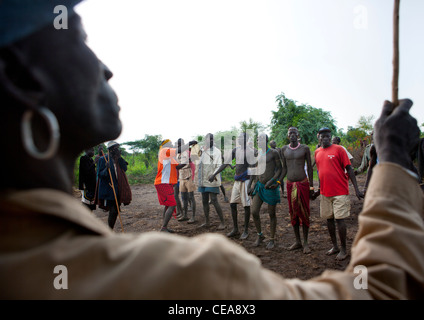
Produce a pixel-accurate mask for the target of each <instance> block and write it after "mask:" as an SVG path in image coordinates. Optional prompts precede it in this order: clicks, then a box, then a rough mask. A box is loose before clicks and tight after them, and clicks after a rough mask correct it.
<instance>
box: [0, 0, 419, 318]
mask: <svg viewBox="0 0 424 320" xmlns="http://www.w3.org/2000/svg"><path fill="white" fill-rule="evenodd" d="M78 2H79V1H78V0H63V1H60V4H61V5H65V6H66V7H67V8H68V11H67V12H68V14H69V19H68V28H67V29H63V30H57V29H55V27H54V25H53V23H52V20H53V19H54V14H53V9H54V5H55V4H56V1H51V0H40V1H26V4H25V5H22V2H21V1H9V0H5V1H0V14H1V16H2V19H0V30H2V32H0V100H1V101H2V112H3V113H4V116H2V117H0V127H1V128H2V129H3V130H4V132H6V133H7V139H5V140H4V142H3V144H4V150H10V149H12V150H14V154H13V157H12V156H9V155H7V156H4V157H2V161H3V163H4V166H3V168H4V170H2V172H1V175H2V178H3V179H0V183H1V190H2V193H1V195H0V204H1V205H0V217H1V223H0V288H1V290H0V299H174V300H177V299H178V300H183V299H208V300H217V299H227V300H230V299H231V300H234V299H236V300H237V299H251V300H254V299H420V298H422V297H423V293H424V223H423V218H422V212H423V193H422V190H421V189H420V187H419V183H418V182H417V181H418V180H417V176H416V174H415V173H414V172H413V171H412V170H411V169H412V168H413V164H412V160H411V157H410V154H411V151H413V150H416V147H417V145H418V143H419V135H420V131H419V128H418V125H417V120H416V119H415V118H413V117H412V116H411V115H410V112H409V111H410V109H411V107H412V104H413V103H412V101H411V100H409V99H404V100H400V101H399V105H395V104H394V103H391V102H389V101H385V102H384V104H383V107H382V111H381V114H380V117H379V119H378V120H377V122H376V123H375V127H374V140H375V143H374V144H375V154H376V155H377V157H378V161H376V163H377V162H378V163H377V164H376V165H375V167H374V168H373V171H372V177H371V179H370V181H369V185H368V188H367V192H366V196H365V200H364V205H363V209H362V212H361V213H360V215H359V218H358V224H359V228H358V233H357V235H356V237H355V240H354V243H353V245H352V249H351V260H350V262H349V264H348V266H347V267H346V269H345V270H344V271H326V272H324V273H323V274H322V275H320V276H318V277H315V278H313V279H310V280H306V281H302V280H299V279H285V278H283V277H282V276H280V275H278V274H276V273H274V272H272V271H270V270H268V269H266V268H264V267H263V266H262V265H261V263H260V260H259V259H258V258H257V257H255V256H254V255H252V254H250V253H248V252H247V251H246V250H245V249H244V248H242V247H240V246H238V245H235V244H234V242H233V241H231V240H229V239H228V238H227V237H225V236H222V235H220V234H216V233H203V234H201V235H199V236H196V237H192V238H188V237H183V236H179V235H175V234H169V233H168V232H148V233H142V234H130V233H125V234H122V233H115V232H113V231H112V230H111V228H110V227H109V226H106V225H105V224H103V223H102V222H101V221H99V219H97V218H96V217H94V216H93V215H92V214H90V210H89V209H87V207H86V206H83V205H82V204H81V203H80V202H81V201H79V200H76V199H75V198H74V196H73V195H72V187H73V172H74V164H75V159H76V158H77V157H78V156H79V155H80V153H81V152H82V151H83V150H87V149H88V148H91V147H92V146H96V145H98V144H100V143H102V142H103V141H113V140H114V139H116V138H117V137H118V136H119V135H120V133H121V130H122V124H121V121H120V119H119V110H120V108H119V106H118V102H117V101H118V100H117V97H116V94H115V93H114V91H113V89H112V88H111V87H110V85H109V83H108V81H109V80H110V79H111V77H112V76H113V74H112V72H111V71H110V70H109V69H108V68H107V67H106V66H105V64H104V63H102V62H101V61H100V60H99V59H98V58H97V56H96V55H95V54H94V53H93V51H92V50H90V49H89V48H88V46H87V45H86V43H85V37H86V36H85V32H84V30H83V26H82V23H81V19H80V17H79V16H78V14H77V13H75V11H74V10H73V7H74V5H75V4H76V3H78ZM112 18H113V17H111V19H112ZM12 22H13V23H12ZM82 115H83V116H82ZM319 134H320V137H321V141H322V147H321V148H318V149H317V150H316V151H315V160H316V165H317V170H318V176H319V180H320V182H319V186H318V188H319V189H318V188H317V189H316V190H315V187H314V186H313V184H312V180H313V179H308V181H307V182H306V180H305V172H304V163H305V159H306V163H308V157H309V151H308V150H307V147H306V146H304V145H301V144H299V142H298V141H296V130H295V128H291V129H290V130H289V137H290V144H289V145H288V146H285V147H283V148H282V150H281V152H278V151H277V150H276V149H273V148H269V147H268V145H269V142H268V141H267V137H266V135H260V136H259V138H258V140H259V141H258V142H259V148H258V154H257V157H256V158H257V160H258V161H257V163H255V164H254V165H253V166H252V167H249V168H248V170H247V173H245V169H246V168H245V167H243V165H242V164H241V162H239V161H236V163H237V164H236V166H237V165H238V166H239V167H238V168H236V173H237V175H236V176H237V180H236V181H235V183H236V184H237V185H236V187H233V191H232V193H234V197H233V195H232V197H233V201H240V202H241V203H242V205H243V206H244V208H246V207H249V199H248V198H247V197H245V192H246V191H245V190H246V189H245V188H247V194H248V195H249V196H250V197H251V200H250V201H251V203H250V207H251V208H250V209H251V210H250V214H251V215H252V216H253V219H254V222H255V226H256V230H257V243H258V244H260V243H261V241H263V237H262V236H263V234H262V231H261V225H260V220H258V219H257V217H258V210H259V209H260V207H261V206H262V204H263V203H264V202H265V203H267V205H268V212H269V215H270V218H271V220H272V219H273V218H274V214H275V206H276V204H278V203H279V201H281V199H280V193H279V189H280V187H279V186H280V185H281V181H282V179H283V178H284V176H285V175H286V177H287V180H288V181H289V184H288V185H287V188H288V190H287V198H288V201H290V203H291V210H290V214H291V219H292V225H293V228H294V232H295V234H297V236H296V239H297V240H296V243H295V244H294V246H293V249H294V248H295V247H299V246H300V245H302V247H303V249H304V250H305V252H307V251H308V246H307V234H308V229H307V228H308V208H307V205H306V204H307V201H308V199H307V198H308V196H309V197H311V196H312V198H314V197H316V196H318V195H321V202H320V203H321V205H320V207H321V209H320V211H321V215H322V216H323V218H324V219H326V220H327V221H328V229H329V231H330V234H333V235H334V240H336V237H335V232H334V230H335V227H336V226H337V227H339V237H340V247H339V246H338V245H337V242H336V241H333V247H332V249H331V250H330V251H329V253H330V254H336V253H337V257H338V258H340V259H341V258H343V256H344V254H345V253H346V248H345V245H344V243H343V237H344V231H343V222H342V220H343V218H344V217H346V214H347V210H346V208H347V207H348V202H347V199H346V197H345V196H346V194H344V193H345V190H346V185H347V181H348V180H347V179H350V180H351V181H352V183H353V184H354V186H355V182H354V181H355V174H354V171H353V170H352V168H351V165H350V162H349V159H348V156H347V154H346V152H345V151H344V149H343V148H342V147H339V146H337V145H335V144H332V143H331V135H330V132H328V130H327V129H325V128H323V129H322V130H320V133H319ZM190 145H196V143H195V142H190V143H188V144H183V143H182V142H181V143H180V145H179V146H177V148H172V146H171V144H170V143H169V141H164V142H163V145H162V148H161V151H160V157H161V159H163V161H162V165H163V169H162V170H161V175H158V177H157V179H158V180H157V183H155V185H156V188H157V190H158V196H159V199H160V201H161V202H162V204H163V205H164V219H163V223H164V227H165V228H167V221H169V218H170V216H171V215H172V214H173V212H174V210H175V205H176V204H175V203H176V201H175V197H174V201H172V197H173V196H174V188H173V187H172V186H173V183H174V182H176V180H175V171H168V169H167V168H169V170H173V169H172V168H173V167H174V170H178V169H177V168H176V166H178V161H177V160H178V157H177V159H176V160H174V159H175V155H177V153H178V152H184V151H186V150H187V149H188V148H189V147H190ZM114 146H115V149H116V145H115V144H113V143H111V144H110V145H109V152H108V153H109V154H108V156H106V155H102V157H101V158H99V161H98V170H97V173H98V177H100V176H102V177H108V176H109V179H110V180H111V181H113V180H114V178H113V177H114V174H115V177H117V181H116V184H113V185H112V184H111V185H109V187H110V188H111V189H112V194H113V198H112V196H111V192H110V189H105V192H104V193H102V192H100V191H99V195H98V196H99V199H103V204H106V205H107V206H110V207H111V208H112V207H113V206H116V209H117V210H115V211H116V213H117V214H115V213H113V215H111V216H110V221H109V223H110V225H112V224H113V223H114V222H115V221H116V216H118V217H119V202H121V203H125V202H127V201H130V197H129V195H130V194H128V192H127V191H128V190H127V191H125V189H126V188H127V186H126V185H123V186H122V189H119V186H118V191H119V192H121V191H122V194H119V195H117V194H116V190H114V189H115V187H116V185H119V180H120V179H119V177H120V176H121V175H122V172H124V171H125V167H126V163H125V162H124V161H121V157H120V156H119V153H118V152H112V150H111V148H113V147H114ZM241 146H242V147H241V148H247V146H245V144H241ZM217 149H218V148H215V147H214V146H213V137H212V136H211V135H209V137H208V138H207V139H206V144H205V146H204V149H203V152H202V154H201V155H200V158H201V159H200V161H201V162H200V163H202V164H200V165H199V168H198V169H197V170H200V171H201V174H199V175H198V178H199V184H198V188H200V189H198V190H199V191H200V192H201V193H202V205H203V211H204V215H205V224H206V225H207V223H208V217H209V213H210V210H209V201H210V200H211V204H212V205H213V206H214V207H215V209H216V212H217V214H218V216H219V217H220V218H221V217H222V211H221V210H219V208H220V207H219V204H218V203H217V201H216V194H217V193H216V191H217V189H216V188H219V185H220V177H219V173H218V171H219V170H220V168H222V159H221V153H220V152H218V150H217ZM239 150H240V149H237V150H235V157H236V159H237V156H238V155H239V154H240V152H239ZM247 155H249V153H247ZM88 157H90V154H88ZM231 157H233V155H232V156H231ZM206 159H208V160H206ZM88 160H89V159H88ZM122 160H123V159H122ZM90 162H91V161H87V166H88V167H92V163H90ZM224 163H225V162H224ZM282 163H283V164H282ZM183 164H184V163H183ZM200 167H201V168H200ZM180 170H181V168H180ZM345 170H346V172H345ZM307 172H308V176H309V177H310V176H311V168H310V167H309V168H307ZM187 174H188V173H187ZM246 174H247V175H248V176H249V177H248V179H247V177H246V176H245V175H246ZM91 179H92V178H91ZM122 180H125V178H123V179H121V181H122ZM98 181H99V180H97V182H98ZM105 181H107V180H105ZM89 184H90V182H88V180H87V182H86V187H88V185H89ZM335 185H337V187H334V186H335ZM185 187H186V189H184V190H187V191H184V192H187V193H190V192H192V191H190V190H193V188H190V183H187V184H186V185H185ZM100 188H101V186H99V189H100ZM308 189H309V190H308ZM114 191H115V192H114ZM181 191H182V189H181ZM277 191H278V192H277ZM182 192H183V191H182ZM355 193H356V195H357V196H358V198H362V196H363V195H362V193H361V192H359V190H358V189H357V187H356V186H355ZM168 195H169V196H170V198H171V199H169V198H168V197H167V196H168ZM85 196H86V197H87V199H88V201H92V193H90V192H86V193H85ZM121 197H122V198H121ZM189 197H190V196H189ZM242 197H244V200H242ZM185 198H187V197H185ZM238 198H240V200H238ZM104 200H106V202H105V201H104ZM88 204H89V205H90V204H92V203H88ZM233 207H234V206H233ZM112 212H114V211H113V210H112ZM232 213H234V216H236V215H237V212H236V210H233V211H232ZM248 215H249V210H245V216H246V219H245V221H246V220H248V219H247V216H248ZM300 225H302V229H303V243H302V242H301V239H300V235H299V234H300ZM340 229H341V230H340ZM233 231H234V232H233V234H234V235H237V233H238V232H239V231H238V227H237V226H236V225H235V226H234V230H233ZM271 232H272V231H271ZM261 235H262V236H261ZM271 240H272V236H271ZM267 246H269V247H272V246H273V243H272V242H271V241H270V242H269V243H268V244H267ZM58 267H59V269H60V270H64V269H66V270H67V272H66V275H67V278H66V279H67V281H66V286H65V285H63V283H62V285H59V286H58V285H57V283H56V281H55V280H54V279H55V277H56V276H57V271H56V270H57V269H58ZM357 267H361V268H362V269H363V270H364V269H365V270H366V272H367V285H366V287H365V288H363V287H359V288H358V286H357V285H356V278H357V276H358V274H357V273H356V269H357ZM64 276H65V275H64V274H62V277H64ZM152 311H153V310H152ZM155 311H157V310H155Z"/></svg>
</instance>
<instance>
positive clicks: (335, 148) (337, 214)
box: [314, 127, 364, 260]
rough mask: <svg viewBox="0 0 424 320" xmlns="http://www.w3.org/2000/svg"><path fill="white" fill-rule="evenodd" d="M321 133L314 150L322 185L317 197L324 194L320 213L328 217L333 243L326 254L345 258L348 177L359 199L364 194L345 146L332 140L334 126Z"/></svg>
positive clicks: (348, 203) (348, 201) (348, 212)
mask: <svg viewBox="0 0 424 320" xmlns="http://www.w3.org/2000/svg"><path fill="white" fill-rule="evenodd" d="M318 133H319V137H320V140H321V146H322V147H321V148H319V149H317V150H315V161H316V164H317V170H318V179H319V189H318V191H317V193H316V194H315V196H314V197H316V195H318V194H321V202H320V215H321V218H323V219H326V220H327V227H328V232H329V233H330V238H331V242H332V244H333V247H332V248H331V249H330V250H329V251H328V252H327V255H332V254H337V256H336V259H337V260H344V259H346V257H347V255H348V253H347V249H346V233H347V231H346V223H345V221H344V219H345V218H347V217H348V216H349V215H350V199H349V184H348V178H350V180H351V181H352V184H353V187H354V189H355V193H356V196H357V197H358V199H362V198H364V195H363V194H362V192H360V191H359V189H358V184H357V182H356V178H355V174H354V172H353V169H352V165H351V163H350V160H349V158H348V156H347V153H346V151H345V149H343V147H341V146H339V145H336V144H332V140H331V130H330V129H329V128H327V127H324V128H321V129H320V130H319V132H318ZM345 170H346V171H347V175H346V174H345ZM336 224H337V229H338V233H339V238H340V244H341V245H340V249H339V246H338V245H337V238H336Z"/></svg>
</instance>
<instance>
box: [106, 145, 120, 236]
mask: <svg viewBox="0 0 424 320" xmlns="http://www.w3.org/2000/svg"><path fill="white" fill-rule="evenodd" d="M101 151H102V155H103V158H104V159H105V161H106V164H108V162H109V161H108V160H106V156H105V154H104V152H103V150H101ZM107 157H108V159H109V160H110V154H109V149H108V150H107ZM107 170H108V172H109V177H110V183H109V185H110V186H111V187H112V190H113V195H114V196H115V203H116V210H118V217H119V222H120V223H121V229H122V232H124V225H123V224H122V219H121V213H120V212H119V203H118V197H117V196H116V192H115V187H114V185H113V179H112V173H111V172H110V167H108V168H107Z"/></svg>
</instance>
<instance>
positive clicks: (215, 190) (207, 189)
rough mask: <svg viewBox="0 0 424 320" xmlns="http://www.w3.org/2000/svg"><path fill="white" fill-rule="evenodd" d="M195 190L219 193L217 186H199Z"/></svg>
mask: <svg viewBox="0 0 424 320" xmlns="http://www.w3.org/2000/svg"><path fill="white" fill-rule="evenodd" d="M197 191H199V192H201V193H204V192H211V193H216V194H218V193H219V187H199V188H198V189H197Z"/></svg>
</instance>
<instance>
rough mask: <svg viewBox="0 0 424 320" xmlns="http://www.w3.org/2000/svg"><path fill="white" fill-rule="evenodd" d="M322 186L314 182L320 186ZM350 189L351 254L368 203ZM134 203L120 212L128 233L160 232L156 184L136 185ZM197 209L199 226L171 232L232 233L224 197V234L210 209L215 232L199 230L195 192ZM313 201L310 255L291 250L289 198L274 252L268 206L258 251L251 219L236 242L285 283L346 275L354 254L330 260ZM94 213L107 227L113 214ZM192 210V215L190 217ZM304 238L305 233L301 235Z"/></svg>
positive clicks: (178, 226)
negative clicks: (332, 272)
mask: <svg viewBox="0 0 424 320" xmlns="http://www.w3.org/2000/svg"><path fill="white" fill-rule="evenodd" d="M365 178H366V176H365V174H362V175H359V176H357V181H358V186H359V189H360V190H362V188H363V185H364V183H365ZM317 185H318V183H317V182H316V183H315V186H317ZM349 186H350V199H351V215H350V217H348V218H347V219H346V224H347V247H348V250H349V252H350V249H351V246H352V242H353V240H354V237H355V235H356V232H357V229H358V214H359V213H360V211H361V209H362V205H363V200H358V199H357V198H356V196H355V192H354V189H353V186H352V184H351V183H350V182H349ZM224 187H225V190H226V195H227V197H228V198H230V196H231V189H232V183H231V182H226V183H224ZM132 194H133V201H132V202H131V204H130V205H128V206H122V207H121V217H122V221H123V227H124V231H125V232H126V233H128V232H135V233H141V232H147V231H153V230H156V231H159V230H160V227H161V222H162V213H163V207H162V206H160V205H159V202H158V198H157V194H156V189H155V187H154V185H152V184H145V185H143V184H140V185H134V186H132ZM195 199H196V204H197V210H196V219H197V223H194V224H187V221H184V222H179V221H177V220H176V219H174V218H171V221H170V222H169V225H168V227H169V228H170V229H172V230H174V231H175V232H176V233H177V234H179V235H183V236H187V237H192V236H195V235H198V234H201V233H204V232H215V233H221V234H224V235H225V234H227V233H228V232H230V231H231V230H232V219H231V211H230V204H229V203H227V202H225V201H224V197H223V195H222V194H220V195H219V196H218V200H219V202H220V205H221V207H222V209H223V212H224V218H225V223H226V229H225V230H217V227H218V225H219V219H218V216H217V214H216V211H215V209H214V208H213V206H211V213H210V218H211V227H210V228H207V229H206V228H204V227H200V225H201V224H202V223H203V222H204V214H203V209H202V203H201V195H200V193H199V192H197V191H196V192H195ZM319 199H320V197H318V198H317V199H316V200H314V201H312V200H311V226H310V231H309V247H310V248H311V251H312V252H311V253H309V254H304V253H303V252H302V250H295V251H288V250H286V248H287V247H289V246H290V245H292V244H293V243H294V241H295V237H294V232H293V228H292V226H291V224H290V218H289V211H288V203H287V198H283V197H282V198H281V200H282V201H281V203H280V204H278V205H277V232H276V246H275V248H274V249H272V250H267V249H266V248H265V247H266V243H267V239H268V238H269V216H268V214H267V211H266V210H267V207H266V206H267V205H266V204H264V205H263V206H262V208H261V223H262V231H263V233H264V235H265V237H267V238H266V239H265V241H264V242H263V243H262V244H261V246H259V247H254V246H253V244H254V242H255V240H256V230H255V226H254V223H253V220H252V217H251V219H250V225H249V237H248V238H247V239H245V240H239V239H238V238H231V239H232V241H235V242H236V243H238V244H239V245H241V246H243V247H244V248H245V249H246V250H247V251H248V252H250V253H252V254H254V255H256V256H257V257H259V258H260V259H261V261H262V264H263V266H264V267H266V268H268V269H270V270H273V271H275V272H277V273H279V274H281V275H282V276H284V277H286V278H300V279H310V278H312V277H315V276H318V275H320V274H321V273H322V272H323V271H324V270H326V269H333V270H344V269H345V268H346V266H347V265H348V263H349V261H350V255H349V256H348V258H347V259H345V260H343V261H336V259H335V255H332V256H327V255H326V254H325V253H326V252H327V251H328V250H329V249H330V248H331V241H330V237H329V235H328V231H327V225H326V221H325V220H321V219H320V217H319V201H320V200H319ZM238 212H239V219H238V222H239V229H240V230H241V229H242V228H240V227H242V226H243V223H244V210H243V207H242V206H241V205H240V204H239V205H238ZM93 213H94V214H95V215H96V216H97V217H98V218H99V219H101V220H102V221H103V222H104V223H105V224H107V217H108V213H107V212H105V211H103V210H102V209H97V210H95V211H93ZM191 213H192V212H191V211H190V209H189V212H188V214H189V216H191ZM114 231H115V232H117V233H119V232H121V224H120V222H119V220H117V222H116V224H115V228H114ZM301 236H302V233H301Z"/></svg>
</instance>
